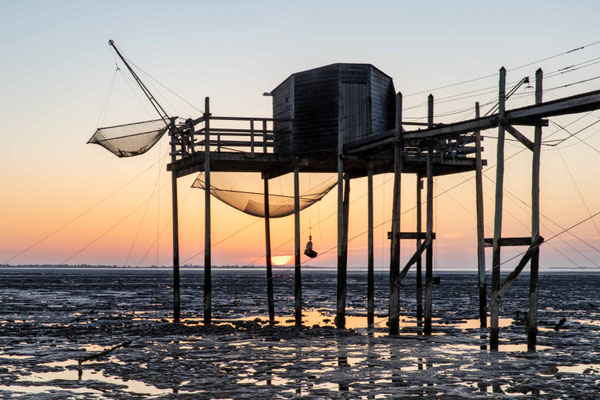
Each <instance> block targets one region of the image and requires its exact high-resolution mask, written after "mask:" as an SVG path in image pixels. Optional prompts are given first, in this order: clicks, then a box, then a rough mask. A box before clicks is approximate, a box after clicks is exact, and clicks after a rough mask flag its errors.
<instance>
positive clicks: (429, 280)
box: [423, 94, 433, 335]
mask: <svg viewBox="0 0 600 400" xmlns="http://www.w3.org/2000/svg"><path fill="white" fill-rule="evenodd" d="M427 105H428V107H427V124H428V125H429V126H433V95H431V94H430V95H429V96H428V97H427ZM426 223H427V235H428V236H429V237H431V236H432V234H433V144H431V143H429V145H428V146H427V222H426ZM432 295H433V241H432V242H430V243H429V245H428V246H427V252H426V253H425V324H424V326H423V333H424V334H425V335H431V316H432Z"/></svg>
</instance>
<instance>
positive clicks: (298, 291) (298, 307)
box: [294, 159, 302, 327]
mask: <svg viewBox="0 0 600 400" xmlns="http://www.w3.org/2000/svg"><path fill="white" fill-rule="evenodd" d="M299 175H300V167H299V166H298V159H296V164H295V165H294V250H295V251H294V254H295V257H294V260H295V263H294V300H295V301H294V316H295V321H296V327H300V326H302V270H301V268H300V176H299Z"/></svg>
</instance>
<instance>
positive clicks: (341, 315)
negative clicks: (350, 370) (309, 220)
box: [336, 174, 350, 328]
mask: <svg viewBox="0 0 600 400" xmlns="http://www.w3.org/2000/svg"><path fill="white" fill-rule="evenodd" d="M349 213H350V177H349V176H348V175H347V174H346V175H344V207H343V217H344V234H343V237H342V252H341V253H342V259H341V262H340V268H339V270H338V282H339V284H338V293H337V295H338V305H340V307H339V308H338V310H337V311H338V313H337V316H336V321H337V324H336V326H337V327H338V328H344V327H345V326H346V293H347V279H348V278H347V276H348V222H349V221H348V217H349Z"/></svg>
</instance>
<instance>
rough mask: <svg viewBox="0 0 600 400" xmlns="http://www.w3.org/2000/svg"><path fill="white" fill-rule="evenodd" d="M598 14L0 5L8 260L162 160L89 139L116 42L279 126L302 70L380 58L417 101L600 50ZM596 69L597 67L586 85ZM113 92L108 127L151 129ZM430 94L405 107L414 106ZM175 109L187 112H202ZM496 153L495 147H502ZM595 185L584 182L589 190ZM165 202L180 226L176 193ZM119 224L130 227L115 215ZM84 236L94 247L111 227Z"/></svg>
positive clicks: (178, 83) (402, 4) (160, 73)
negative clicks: (281, 102)
mask: <svg viewBox="0 0 600 400" xmlns="http://www.w3.org/2000/svg"><path fill="white" fill-rule="evenodd" d="M599 15H600V3H598V2H597V1H577V2H565V1H527V2H523V1H503V2H485V1H453V2H448V1H437V2H435V1H434V2H416V1H387V2H384V1H381V2H377V1H372V2H364V1H360V2H358V1H302V2H284V1H254V2H249V1H220V2H217V1H210V2H203V1H195V2H192V1H189V2H187V1H172V2H165V1H130V2H123V1H102V2H81V1H56V2H42V1H11V2H9V1H2V2H0V41H1V50H2V61H3V62H2V63H0V88H1V91H0V93H1V96H0V121H1V123H2V125H1V127H2V128H1V138H2V145H1V146H0V148H1V150H0V169H1V170H2V173H0V185H1V186H2V188H3V193H4V194H3V196H2V199H0V202H1V203H0V206H1V207H0V210H1V211H0V223H1V224H2V228H0V229H2V230H3V231H4V232H3V234H2V237H0V239H1V240H2V241H3V242H4V243H3V244H0V262H1V261H2V260H3V259H5V258H8V257H9V256H10V255H12V254H15V253H16V252H18V251H19V250H20V249H22V248H24V247H26V245H27V244H28V243H32V242H34V241H35V240H37V239H39V238H40V237H43V236H44V235H45V234H47V233H48V232H51V231H52V230H53V229H54V228H56V227H57V226H60V224H61V221H64V220H65V219H68V218H70V216H72V215H74V214H77V212H80V211H81V210H83V209H85V208H86V207H87V205H90V204H93V203H94V201H95V199H96V200H97V199H98V198H102V197H103V196H104V195H106V194H107V193H108V192H110V190H111V188H116V187H118V186H119V185H120V184H122V183H123V182H126V181H127V180H128V179H130V178H131V177H132V176H134V175H135V174H137V173H139V171H140V170H142V169H143V168H145V167H146V166H147V165H149V164H150V161H149V158H150V159H151V162H155V161H156V159H157V155H156V154H155V155H149V158H146V159H143V158H140V159H136V160H126V161H123V162H121V160H117V159H113V158H110V157H109V155H107V154H105V153H103V152H101V151H100V149H99V148H96V147H95V146H89V145H88V146H86V145H85V144H84V143H85V141H86V140H87V139H88V138H89V136H90V135H91V133H92V132H93V131H94V130H95V128H96V127H97V124H98V115H99V112H100V109H101V107H102V104H103V101H104V97H105V95H106V92H107V89H108V85H109V82H110V80H111V77H112V75H113V71H114V61H113V60H114V56H113V55H112V53H111V50H110V48H109V46H108V45H107V41H108V39H114V40H115V42H116V43H117V45H118V46H119V47H120V48H121V49H122V50H124V52H125V53H126V54H127V55H128V56H129V58H131V59H132V60H133V61H134V62H135V63H136V64H137V65H139V66H141V67H142V68H143V69H144V70H146V71H148V72H149V73H151V74H152V75H153V76H155V77H157V78H158V79H160V80H161V81H162V82H163V83H165V84H166V85H168V86H169V87H170V88H171V89H173V90H175V91H176V92H177V93H179V94H180V95H182V96H183V97H185V98H186V99H188V100H190V101H191V102H193V103H194V104H196V105H198V106H199V107H201V105H202V104H203V98H204V96H211V100H212V107H213V108H212V110H213V112H217V113H218V114H228V115H240V114H241V115H248V114H254V115H270V112H271V104H270V99H269V98H264V97H262V96H261V94H262V93H263V92H264V91H268V90H270V89H272V88H273V87H275V86H276V85H277V84H278V83H279V82H281V81H282V80H283V79H284V78H285V77H287V76H288V75H289V74H290V73H293V72H296V71H299V70H303V69H307V68H312V67H316V66H320V65H325V64H329V63H333V62H366V63H371V64H374V65H376V66H377V67H378V68H380V69H381V70H383V71H384V72H386V73H387V74H389V75H391V76H392V77H393V78H394V82H395V86H396V89H397V90H401V91H402V92H403V93H405V94H410V93H413V92H417V91H421V90H425V89H428V88H432V87H437V86H440V85H445V84H449V83H453V82H457V81H462V80H465V79H470V78H474V77H478V76H482V75H489V74H495V73H496V72H497V70H498V68H499V67H500V66H502V65H505V66H506V67H507V68H509V69H510V68H511V67H515V66H519V65H522V64H526V63H528V62H531V61H534V60H538V59H542V58H545V57H547V56H550V55H554V54H558V53H561V52H564V51H566V50H569V49H572V48H574V47H577V46H579V45H584V44H588V43H592V42H594V41H596V40H600V34H599V33H598V29H597V26H598V21H597V19H598V16H599ZM599 52H600V46H598V47H594V48H593V49H591V50H589V51H588V52H587V53H586V54H584V55H582V56H581V57H580V58H578V59H576V60H574V61H573V62H579V61H582V60H586V59H591V58H593V57H595V56H596V55H598V53H599ZM568 62H571V61H570V60H567V61H565V63H568ZM560 66H562V64H560V63H559V62H557V63H556V64H549V65H548V68H550V69H552V68H554V67H556V68H558V67H560ZM533 69H534V67H531V69H530V70H527V71H523V72H524V73H525V74H529V73H531V72H532V71H533ZM597 71H598V68H595V67H594V68H592V69H588V70H587V71H586V74H583V75H582V76H581V78H586V77H589V76H593V75H598V73H597ZM520 77H521V76H520V75H519V76H514V75H513V76H512V79H516V78H519V79H520ZM509 79H510V77H509ZM495 82H496V79H495V78H494V79H492V80H491V81H488V82H486V84H491V85H494V84H495ZM480 86H481V85H480ZM484 86H485V85H484ZM597 87H598V85H597V84H596V83H593V84H590V85H588V86H585V87H580V88H577V89H581V90H592V89H595V88H597ZM115 90H116V91H115V94H114V95H113V100H112V102H111V108H110V109H109V112H108V114H107V117H106V120H105V121H106V124H110V123H122V122H130V121H135V120H142V119H147V118H148V114H147V112H146V111H144V109H143V108H142V106H140V105H139V103H138V102H137V100H135V98H134V97H132V94H131V92H130V91H129V89H128V88H127V87H126V86H125V85H124V82H120V86H119V82H118V81H117V84H116V85H115ZM459 91H460V90H458V89H457V90H456V92H459ZM452 93H453V92H450V93H444V94H452ZM444 94H440V95H444ZM425 96H426V95H423V96H422V98H420V97H419V98H412V99H411V98H407V104H408V105H409V106H410V105H411V104H418V103H420V102H421V101H423V100H424V98H425ZM488 97H489V96H488ZM475 100H477V99H470V100H469V101H470V102H471V103H472V101H475ZM170 101H172V104H173V105H174V107H173V108H174V110H175V111H176V112H177V113H178V114H180V115H182V116H184V117H187V116H189V115H194V114H196V111H194V110H193V109H191V108H189V107H187V106H186V105H185V104H182V103H181V102H177V100H176V99H173V98H170ZM166 106H167V108H170V106H169V105H166ZM146 107H147V106H146ZM442 107H443V106H442ZM417 111H418V110H415V113H416V114H419V113H420V114H422V113H423V112H422V110H421V111H418V112H417ZM152 117H153V116H152ZM486 145H487V146H489V150H492V146H493V145H495V142H493V143H492V142H489V143H487V144H486ZM157 151H158V150H157ZM489 156H492V157H493V152H492V153H490V154H489ZM523 165H525V164H523ZM574 168H578V166H575V167H574ZM579 168H581V169H582V170H583V169H584V168H585V165H581V166H579ZM151 178H152V179H149V180H147V181H144V182H143V183H140V185H139V187H135V189H132V190H133V191H132V192H131V193H128V194H127V195H123V198H122V199H121V200H122V201H124V200H123V199H128V200H131V204H129V205H128V207H129V208H131V207H132V205H134V204H135V201H134V200H132V199H135V198H136V196H138V197H137V198H138V199H140V198H143V197H144V196H145V195H146V193H147V192H148V190H146V189H144V188H148V187H150V186H151V185H152V184H153V182H154V181H153V179H154V177H151ZM596 178H597V176H596V175H591V176H584V177H583V179H586V181H585V182H588V181H589V182H594V180H595V179H596ZM162 179H166V177H163V178H162ZM565 179H568V178H565ZM567 182H568V181H567ZM442 183H443V181H442ZM149 185H150V186H149ZM445 185H446V186H450V185H451V183H446V184H445ZM583 186H585V185H583ZM527 190H528V189H527V188H525V189H523V193H524V195H525V196H526V195H527ZM141 192H143V195H142V194H140V193H141ZM58 193H60V195H59V194H58ZM489 193H492V192H489ZM569 196H571V197H570V198H571V200H572V202H571V203H566V204H563V206H564V207H569V204H578V203H577V202H578V201H579V200H578V198H577V196H576V195H574V194H572V193H570V194H569ZM161 201H162V203H161V205H160V207H161V208H162V209H163V210H164V212H163V214H164V215H168V206H169V198H168V194H167V195H165V196H164V200H161ZM469 201H470V200H469ZM571 206H572V207H575V206H573V205H571ZM579 206H580V205H579V204H578V205H577V207H579ZM589 206H590V209H591V210H592V211H595V210H597V209H598V208H599V207H600V204H599V203H598V201H597V200H594V203H593V204H592V203H590V205H589ZM157 207H158V206H157ZM490 209H491V207H490V206H488V207H487V210H490ZM548 211H549V212H554V211H555V210H554V211H552V210H548ZM486 212H487V211H486ZM582 215H583V216H585V213H584V214H582ZM582 215H579V216H576V217H573V218H571V219H566V220H564V221H562V222H563V223H564V224H568V223H569V222H574V221H576V220H577V219H578V218H580V217H581V216H582ZM15 216H20V217H23V218H24V220H25V221H27V222H26V223H27V224H29V225H28V227H27V229H23V227H22V226H21V227H19V226H18V224H17V222H15V218H16V217H15ZM26 217H27V218H29V219H27V218H26ZM109 217H110V218H113V219H115V218H116V216H115V215H113V214H110V213H109V212H107V215H106V218H107V219H109ZM98 218H101V217H98ZM1 221H9V222H7V223H5V222H1ZM489 221H490V222H491V219H489ZM80 229H81V230H83V231H85V232H88V233H89V235H90V238H93V237H94V234H95V235H97V234H99V233H101V232H102V229H103V228H100V227H96V226H95V225H87V226H82V227H80ZM134 230H135V229H134ZM77 232H78V231H77V230H76V229H74V231H73V232H72V235H77V234H78V233H77ZM129 234H130V235H131V232H130V233H129ZM70 237H71V236H68V238H70ZM68 238H67V237H65V239H64V240H63V242H60V240H59V239H56V240H57V242H56V243H54V244H53V245H52V246H50V245H49V246H48V247H47V248H41V249H40V250H39V252H38V253H35V255H32V256H31V257H29V258H28V257H22V258H20V259H18V260H15V262H17V263H19V262H23V263H26V262H39V261H40V260H43V259H46V260H48V262H55V261H56V262H58V261H60V260H62V259H63V258H64V256H65V255H68V253H69V251H72V250H69V249H70V247H69V244H68V243H66V242H65V241H67V240H71V239H68ZM596 240H597V239H596ZM164 242H165V245H164V251H163V250H161V255H160V259H161V262H164V263H169V258H170V255H169V252H170V249H169V246H168V235H167V239H165V240H164ZM78 247H81V246H79V244H77V245H73V248H74V249H77V248H78ZM161 249H162V248H161ZM190 252H192V251H191V250H190ZM119 254H121V253H119ZM404 254H406V253H404ZM44 257H45V258H44ZM457 259H458V260H460V261H457V263H458V264H460V263H462V262H466V261H465V260H464V259H463V258H460V257H458V258H457ZM74 261H75V260H74ZM77 261H78V262H114V263H119V262H122V256H121V255H119V256H118V257H116V256H115V257H113V258H111V256H110V255H107V254H106V252H104V253H102V251H100V250H99V251H98V253H93V252H92V253H91V254H88V255H87V256H86V253H85V252H84V253H82V256H81V257H80V258H78V259H77ZM220 261H221V263H228V262H235V260H233V261H231V260H228V259H227V258H226V257H224V258H222V259H221V260H220ZM560 262H561V261H557V264H560ZM357 263H358V264H360V262H357Z"/></svg>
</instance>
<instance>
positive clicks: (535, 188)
mask: <svg viewBox="0 0 600 400" xmlns="http://www.w3.org/2000/svg"><path fill="white" fill-rule="evenodd" d="M542 79H543V72H542V70H541V69H538V70H537V71H536V73H535V103H536V104H540V103H541V102H542V93H543V90H542ZM541 145H542V127H541V126H539V125H538V126H536V127H535V132H534V141H533V162H532V174H531V243H532V244H533V243H534V242H535V241H536V240H537V238H538V237H539V236H540V156H541ZM539 262H540V250H539V247H538V248H536V250H535V253H534V254H533V257H532V258H531V273H530V275H529V279H530V280H529V312H528V313H527V350H528V351H535V348H536V341H537V312H538V274H539Z"/></svg>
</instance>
